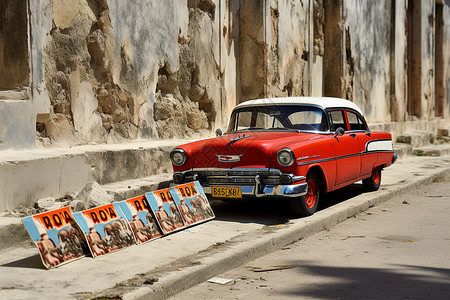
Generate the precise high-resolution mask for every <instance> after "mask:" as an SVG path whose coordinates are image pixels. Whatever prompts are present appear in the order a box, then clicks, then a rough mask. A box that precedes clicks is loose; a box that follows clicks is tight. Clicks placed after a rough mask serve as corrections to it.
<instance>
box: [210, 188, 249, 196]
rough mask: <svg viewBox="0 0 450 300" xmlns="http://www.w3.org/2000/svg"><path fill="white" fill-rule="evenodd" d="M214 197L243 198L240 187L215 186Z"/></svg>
mask: <svg viewBox="0 0 450 300" xmlns="http://www.w3.org/2000/svg"><path fill="white" fill-rule="evenodd" d="M212 196H213V197H222V198H242V191H241V188H239V187H228V186H220V187H219V186H213V187H212Z"/></svg>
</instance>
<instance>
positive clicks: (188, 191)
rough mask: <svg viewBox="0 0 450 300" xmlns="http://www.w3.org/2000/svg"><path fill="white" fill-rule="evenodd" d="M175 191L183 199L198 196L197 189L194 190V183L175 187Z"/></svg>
mask: <svg viewBox="0 0 450 300" xmlns="http://www.w3.org/2000/svg"><path fill="white" fill-rule="evenodd" d="M175 189H176V190H177V191H179V192H180V193H181V196H183V198H185V197H193V196H196V195H198V192H197V189H196V188H195V183H193V182H191V183H187V184H184V185H179V186H176V187H175Z"/></svg>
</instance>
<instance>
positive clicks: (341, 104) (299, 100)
mask: <svg viewBox="0 0 450 300" xmlns="http://www.w3.org/2000/svg"><path fill="white" fill-rule="evenodd" d="M288 104H311V105H316V106H320V107H322V108H352V109H354V110H356V111H357V112H359V113H360V114H361V115H363V113H362V111H361V109H360V108H359V107H358V106H357V105H356V104H355V103H353V102H351V101H348V100H345V99H341V98H332V97H284V98H263V99H256V100H248V101H245V102H242V103H241V104H239V105H237V106H236V108H235V109H237V108H241V107H249V106H264V105H288Z"/></svg>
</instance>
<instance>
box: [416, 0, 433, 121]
mask: <svg viewBox="0 0 450 300" xmlns="http://www.w3.org/2000/svg"><path fill="white" fill-rule="evenodd" d="M420 3H421V14H422V15H421V25H422V26H421V31H422V32H421V38H422V49H421V57H420V60H421V74H422V81H421V86H422V95H421V112H422V113H421V118H422V119H424V120H431V119H433V118H434V71H433V70H434V58H435V56H434V8H435V1H434V0H426V1H421V2H420Z"/></svg>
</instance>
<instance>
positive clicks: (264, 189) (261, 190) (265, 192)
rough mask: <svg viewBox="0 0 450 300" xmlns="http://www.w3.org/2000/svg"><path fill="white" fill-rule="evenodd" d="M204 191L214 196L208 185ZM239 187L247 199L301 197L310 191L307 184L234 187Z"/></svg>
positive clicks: (204, 186) (204, 187)
mask: <svg viewBox="0 0 450 300" xmlns="http://www.w3.org/2000/svg"><path fill="white" fill-rule="evenodd" d="M202 187H203V191H204V192H205V194H207V195H210V196H211V195H212V188H211V186H208V185H203V184H202ZM234 187H239V188H240V189H241V191H242V196H244V197H245V196H247V197H257V198H260V197H280V196H281V197H300V196H304V195H305V194H306V193H307V191H308V184H307V183H306V182H304V183H299V184H291V185H272V186H270V185H264V184H259V185H258V184H257V185H255V186H234Z"/></svg>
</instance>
